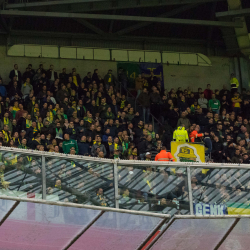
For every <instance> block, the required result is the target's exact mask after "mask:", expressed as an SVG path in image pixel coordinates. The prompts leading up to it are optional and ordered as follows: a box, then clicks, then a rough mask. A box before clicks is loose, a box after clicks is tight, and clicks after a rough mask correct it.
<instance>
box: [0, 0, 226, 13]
mask: <svg viewBox="0 0 250 250" xmlns="http://www.w3.org/2000/svg"><path fill="white" fill-rule="evenodd" d="M0 1H1V0H0ZM219 1H225V0H140V1H138V0H126V1H124V0H115V1H114V0H92V1H91V0H63V1H58V0H57V1H41V2H30V3H17V4H7V5H6V6H5V9H22V8H24V9H26V10H43V11H58V12H61V11H62V12H88V11H102V10H111V9H126V8H142V7H153V6H166V5H182V4H194V3H209V2H219Z"/></svg>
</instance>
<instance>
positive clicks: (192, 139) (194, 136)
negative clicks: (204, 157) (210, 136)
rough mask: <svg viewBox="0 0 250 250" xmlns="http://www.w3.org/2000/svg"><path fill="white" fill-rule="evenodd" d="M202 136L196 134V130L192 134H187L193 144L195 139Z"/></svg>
mask: <svg viewBox="0 0 250 250" xmlns="http://www.w3.org/2000/svg"><path fill="white" fill-rule="evenodd" d="M202 136H203V134H198V132H197V131H196V130H194V131H193V132H191V133H190V134H189V138H190V141H191V142H195V139H196V138H198V137H202Z"/></svg>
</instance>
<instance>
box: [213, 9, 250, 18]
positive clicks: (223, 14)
mask: <svg viewBox="0 0 250 250" xmlns="http://www.w3.org/2000/svg"><path fill="white" fill-rule="evenodd" d="M242 16H250V8H248V9H241V10H229V11H225V12H217V13H216V17H217V18H219V17H242Z"/></svg>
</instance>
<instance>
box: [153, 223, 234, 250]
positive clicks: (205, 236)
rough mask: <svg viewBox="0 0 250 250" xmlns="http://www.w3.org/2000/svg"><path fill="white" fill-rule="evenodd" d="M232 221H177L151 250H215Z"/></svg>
mask: <svg viewBox="0 0 250 250" xmlns="http://www.w3.org/2000/svg"><path fill="white" fill-rule="evenodd" d="M234 221H235V219H177V220H175V221H174V222H173V223H172V224H171V225H170V227H169V228H168V229H167V230H166V231H165V232H164V233H163V235H162V236H161V237H160V238H159V240H157V241H156V243H155V244H154V245H153V247H152V248H151V249H152V250H165V249H168V250H183V249H202V250H212V249H216V248H215V247H216V246H217V244H218V243H219V242H220V240H221V239H222V238H223V236H224V235H225V234H226V233H227V231H228V230H229V228H230V227H231V226H232V224H233V223H234ZM166 246H167V248H166ZM229 249H231V248H229ZM235 249H236V248H235Z"/></svg>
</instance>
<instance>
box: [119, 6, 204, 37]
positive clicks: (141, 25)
mask: <svg viewBox="0 0 250 250" xmlns="http://www.w3.org/2000/svg"><path fill="white" fill-rule="evenodd" d="M199 5H200V4H190V5H189V4H188V5H184V6H181V7H179V8H177V9H175V10H172V11H169V12H166V13H163V14H161V15H159V16H157V17H172V16H174V15H177V14H180V13H182V12H184V11H187V10H190V9H193V8H195V7H197V6H199ZM151 24H152V22H140V23H137V24H135V25H132V26H129V27H127V28H125V29H122V30H119V31H118V32H116V34H117V35H124V34H127V33H129V32H132V31H135V30H138V29H141V28H144V27H147V26H148V25H151Z"/></svg>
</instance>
